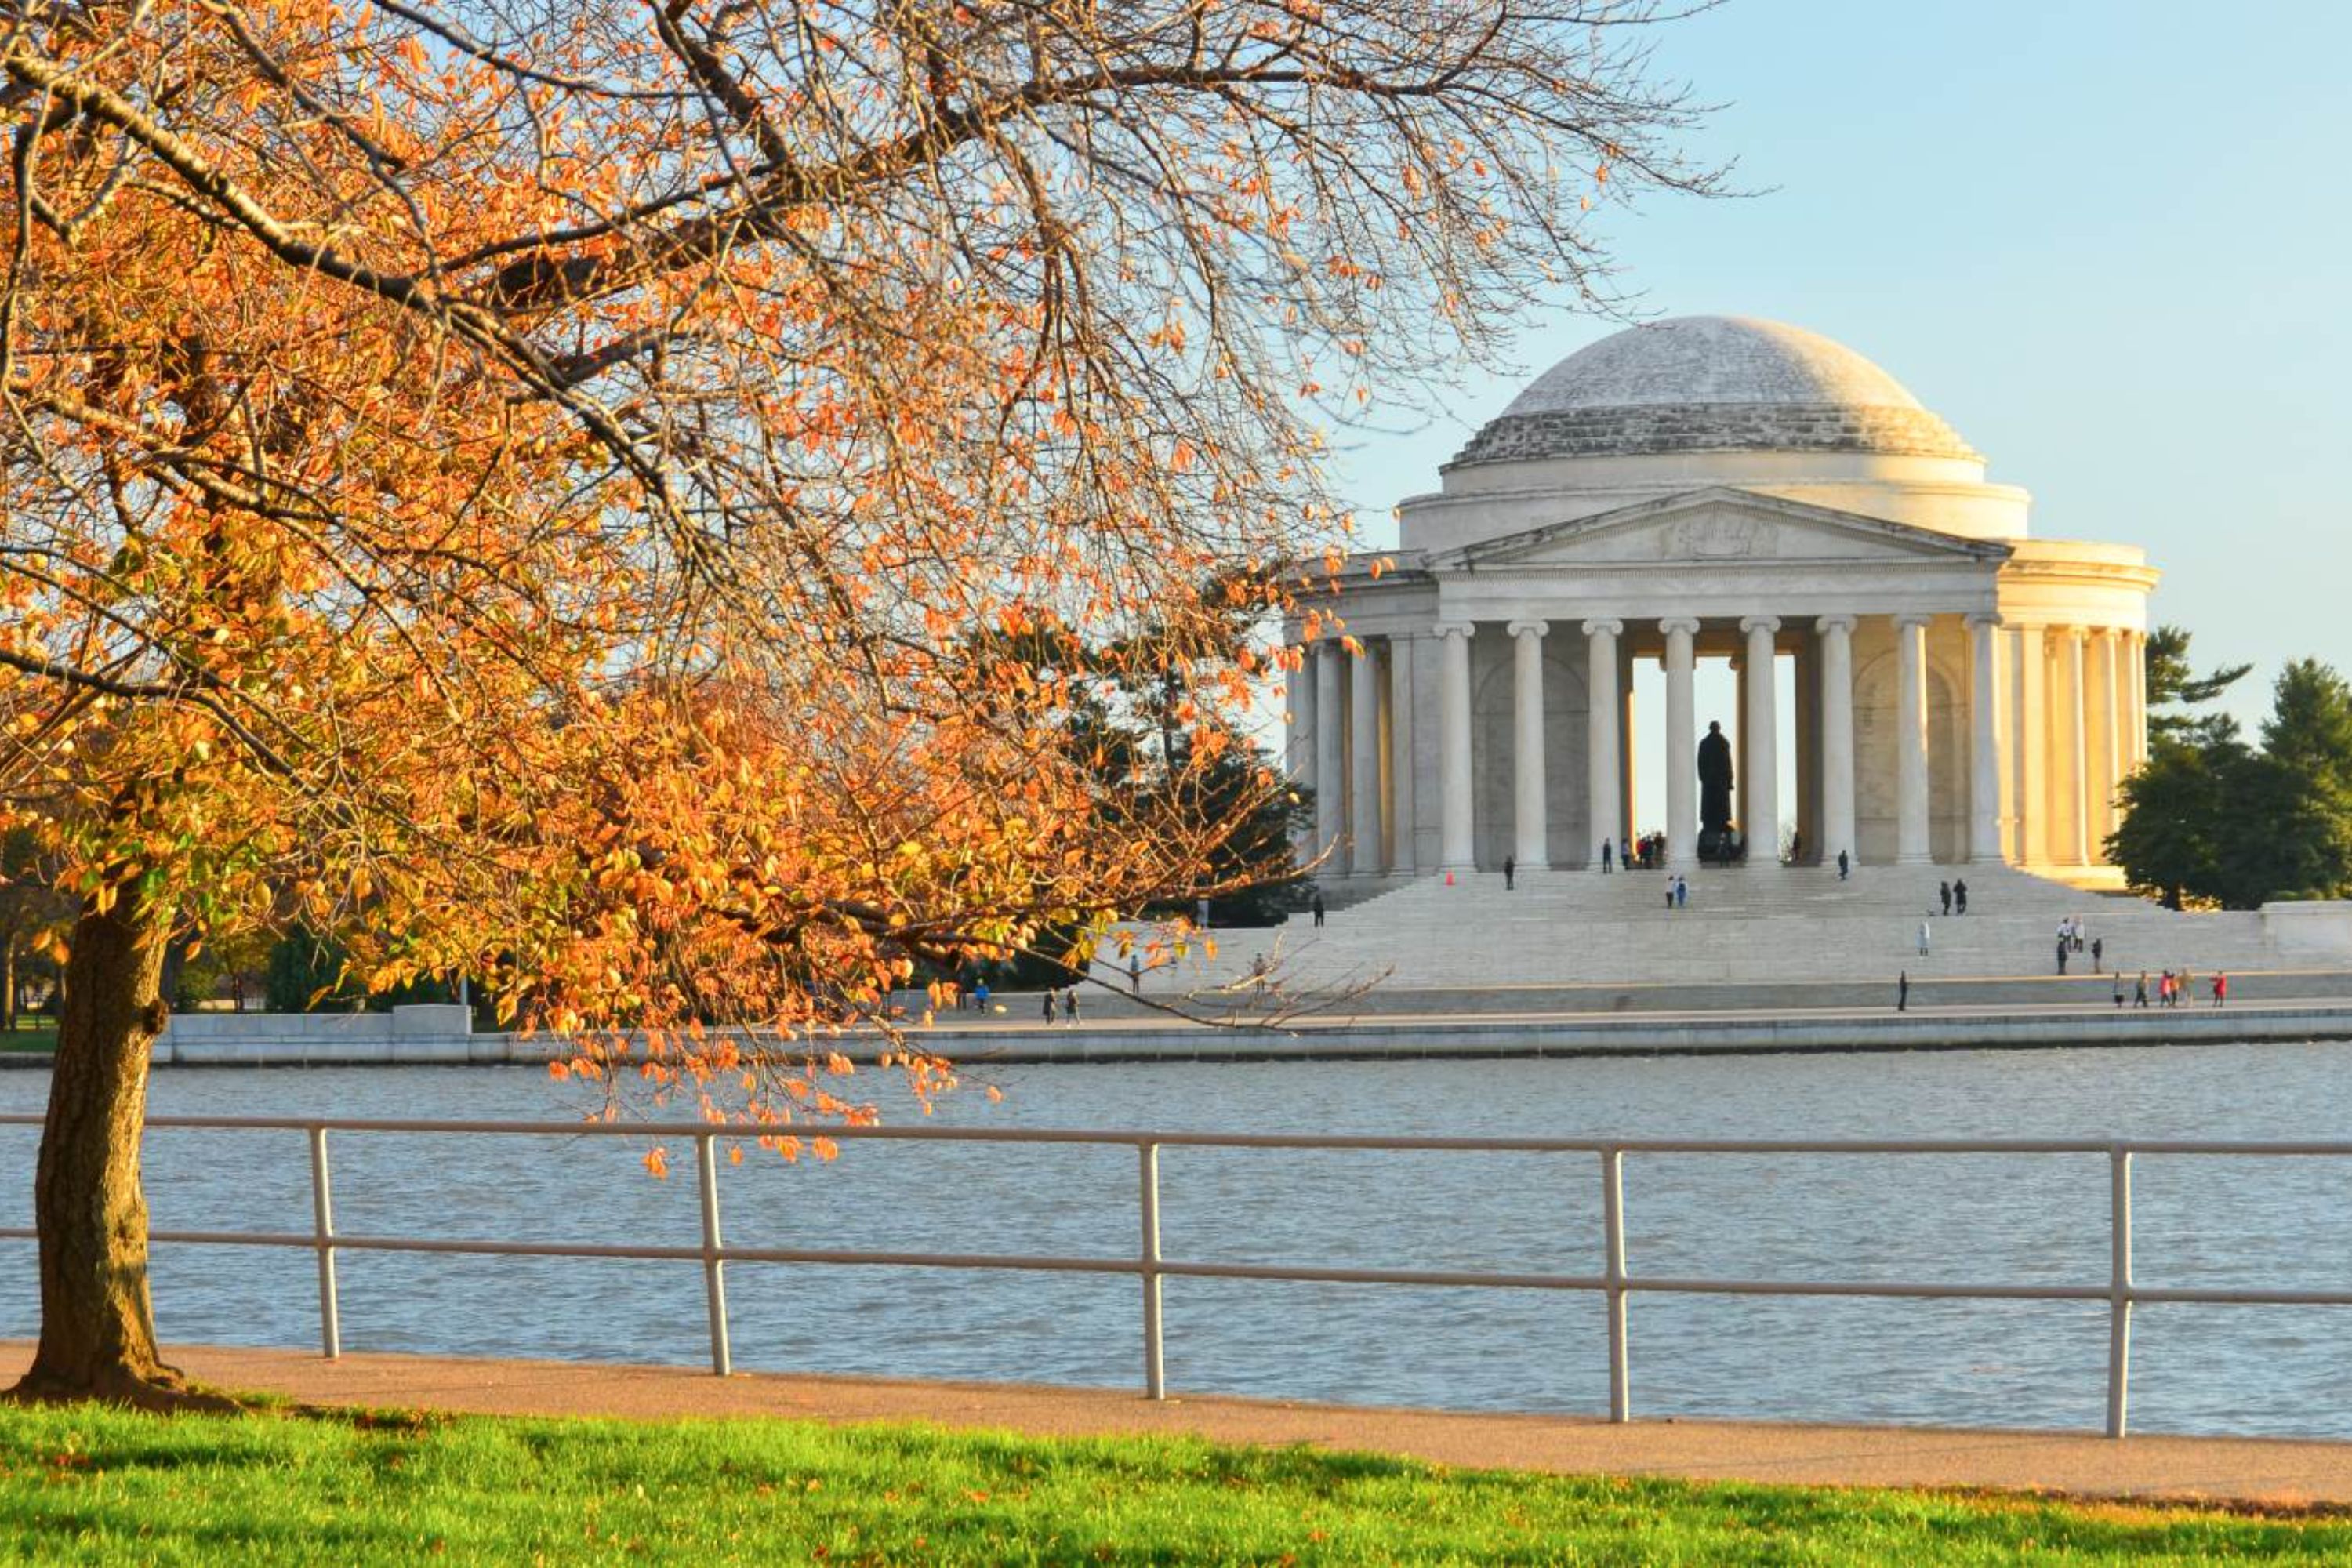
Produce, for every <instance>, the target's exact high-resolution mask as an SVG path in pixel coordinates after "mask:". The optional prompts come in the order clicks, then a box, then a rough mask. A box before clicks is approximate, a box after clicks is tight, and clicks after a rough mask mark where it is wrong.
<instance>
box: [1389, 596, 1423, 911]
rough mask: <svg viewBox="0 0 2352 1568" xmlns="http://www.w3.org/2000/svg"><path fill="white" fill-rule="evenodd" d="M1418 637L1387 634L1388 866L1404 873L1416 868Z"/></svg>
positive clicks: (1417, 863)
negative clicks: (1414, 681) (1414, 686)
mask: <svg viewBox="0 0 2352 1568" xmlns="http://www.w3.org/2000/svg"><path fill="white" fill-rule="evenodd" d="M1419 641H1420V639H1419V638H1418V637H1390V638H1389V868H1390V869H1391V870H1394V871H1399V872H1402V873H1403V874H1405V875H1407V876H1411V875H1412V873H1413V872H1414V871H1415V870H1417V869H1419V847H1418V846H1417V845H1416V844H1415V843H1414V841H1413V840H1414V837H1415V835H1414V831H1413V823H1414V822H1415V820H1416V819H1417V818H1418V816H1419V815H1420V813H1419V809H1418V808H1419V802H1418V801H1417V800H1416V799H1415V798H1414V792H1413V783H1412V653H1413V647H1414V645H1415V644H1417V643H1418V642H1419Z"/></svg>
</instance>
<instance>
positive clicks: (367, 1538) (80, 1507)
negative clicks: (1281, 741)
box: [0, 1408, 2352, 1564]
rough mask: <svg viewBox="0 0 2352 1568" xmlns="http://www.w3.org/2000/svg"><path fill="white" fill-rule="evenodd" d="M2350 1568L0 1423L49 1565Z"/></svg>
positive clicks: (204, 1431) (834, 1468) (1665, 1510)
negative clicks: (2121, 1565) (2188, 1566)
mask: <svg viewBox="0 0 2352 1568" xmlns="http://www.w3.org/2000/svg"><path fill="white" fill-rule="evenodd" d="M2029 1554H2030V1555H2031V1556H2032V1557H2033V1558H2034V1559H2035V1560H2037V1561H2043V1560H2055V1561H2061V1562H2074V1563H2107V1562H2122V1561H2126V1560H2128V1561H2134V1562H2161V1561H2175V1562H2204V1561H2210V1560H2212V1559H2215V1558H2228V1559H2249V1558H2253V1559H2277V1560H2300V1561H2329V1560H2332V1561H2337V1562H2342V1561H2345V1560H2346V1559H2347V1557H2352V1522H2346V1521H2282V1520H2266V1519H2249V1518H2238V1517H2231V1516H2229V1515H2224V1514H2218V1513H2200V1512H2189V1511H2150V1510H2125V1509H2083V1508H2074V1507H2068V1506H2064V1505H2061V1504H2057V1503H2045V1502H2038V1501H2000V1500H1981V1499H1970V1498H1960V1497H1951V1496H1945V1495H1938V1494H1929V1493H1912V1492H1892V1491H1830V1490H1818V1489H1801V1488H1792V1487H1760V1486H1702V1485H1688V1484H1683V1483H1678V1482H1670V1481H1627V1480H1611V1479H1560V1478H1553V1477H1544V1476H1529V1475H1518V1474H1512V1473H1507V1472H1496V1471H1467V1470H1446V1469H1444V1468H1438V1467H1433V1466H1430V1465H1425V1464H1420V1463H1416V1462H1413V1461H1410V1460H1401V1459H1390V1458H1376V1457H1372V1456H1367V1455H1351V1454H1325V1453H1320V1452H1317V1451H1313V1450H1307V1449H1297V1448H1286V1449H1250V1448H1233V1447H1219V1446H1216V1445H1213V1444H1210V1443H1205V1442H1199V1441H1194V1440H1190V1439H1157V1438H1149V1439H1146V1438H1138V1439H1118V1440H1087V1441H1050V1440H1046V1439H1041V1438H1027V1437H1016V1436H1003V1435H971V1434H961V1433H947V1432H942V1431H939V1430H935V1429H931V1428H926V1427H916V1426H869V1427H859V1428H828V1427H824V1426H812V1425H801V1424H795V1423H788V1422H755V1421H737V1422H728V1423H688V1424H684V1425H640V1424H631V1423H623V1422H611V1421H506V1420H492V1419H488V1418H477V1417H456V1418H450V1419H446V1420H444V1419H439V1418H431V1419H424V1420H410V1419H405V1418H387V1417H375V1418H369V1419H344V1418H341V1417H317V1418H306V1417H300V1416H284V1415H256V1416H249V1417H242V1418H223V1417H213V1416H206V1417H179V1418H175V1419H164V1418H159V1417H154V1416H145V1415H131V1414H127V1413H121V1412H113V1411H101V1410H94V1409H88V1408H79V1409H70V1410H31V1411H26V1410H6V1409H0V1558H5V1559H6V1560H8V1561H14V1562H26V1561H38V1562H43V1563H78V1562H89V1563H100V1562H103V1563H134V1562H135V1563H231V1562H234V1563H298V1562H299V1563H350V1562H393V1561H404V1562H407V1561H419V1560H424V1559H426V1558H432V1557H442V1558H443V1559H444V1560H446V1561H452V1562H481V1561H491V1562H530V1561H534V1560H537V1561H547V1562H579V1561H603V1560H615V1561H618V1560H632V1559H655V1560H677V1561H691V1562H734V1561H744V1562H750V1561H785V1562H801V1563H806V1562H816V1561H822V1562H828V1563H864V1562H873V1563H903V1562H947V1563H1031V1562H1049V1563H1087V1562H1097V1561H1101V1562H1151V1563H1192V1562H1208V1563H1287V1562H1293V1561H1295V1562H1298V1563H1386V1562H1395V1561H1410V1562H1462V1563H1468V1562H1505V1563H1508V1562H1521V1563H1840V1564H1843V1563H1992V1562H2006V1561H2010V1560H2011V1559H2013V1558H2015V1557H2018V1556H2021V1555H2029Z"/></svg>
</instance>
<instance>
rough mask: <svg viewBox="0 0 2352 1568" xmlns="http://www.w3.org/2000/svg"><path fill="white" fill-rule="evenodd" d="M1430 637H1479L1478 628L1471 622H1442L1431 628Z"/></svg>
mask: <svg viewBox="0 0 2352 1568" xmlns="http://www.w3.org/2000/svg"><path fill="white" fill-rule="evenodd" d="M1429 635H1430V636H1432V637H1464V638H1468V637H1476V636H1477V635H1478V627H1477V626H1476V625H1475V623H1473V622H1470V621H1440V622H1438V623H1437V624H1436V625H1435V626H1432V627H1430V628H1429Z"/></svg>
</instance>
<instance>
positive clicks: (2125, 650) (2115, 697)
mask: <svg viewBox="0 0 2352 1568" xmlns="http://www.w3.org/2000/svg"><path fill="white" fill-rule="evenodd" d="M2098 642H2100V654H2098V668H2100V675H2105V677H2107V679H2105V684H2103V687H2100V699H2103V700H2105V708H2107V724H2105V726H2100V736H2103V738H2105V741H2107V745H2105V754H2103V757H2100V764H2103V769H2105V771H2103V775H2100V781H2098V830H2100V847H2098V858H2100V860H2105V858H2107V835H2110V832H2115V830H2116V826H2119V823H2122V811H2119V809H2116V799H2115V797H2116V790H2122V787H2124V778H2128V775H2131V666H2128V663H2126V658H2131V632H2126V630H2124V627H2119V626H2110V627H2103V630H2100V635H2098Z"/></svg>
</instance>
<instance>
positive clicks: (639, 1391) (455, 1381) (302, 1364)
mask: <svg viewBox="0 0 2352 1568" xmlns="http://www.w3.org/2000/svg"><path fill="white" fill-rule="evenodd" d="M173 1355H174V1357H175V1359H176V1360H177V1361H178V1363H179V1364H180V1365H181V1366H182V1367H183V1368H184V1369H185V1370H186V1371H188V1372H189V1373H193V1374H194V1375H195V1376H197V1377H200V1378H203V1379H204V1380H205V1381H206V1382H209V1383H214V1384H223V1385H226V1386H228V1387H232V1388H242V1389H257V1390H259V1389H266V1390H269V1391H271V1392H274V1393H278V1394H285V1395H287V1396H289V1397H291V1398H295V1399H299V1400H303V1401H307V1402H310V1403H314V1404H324V1405H373V1406H397V1407H422V1408H430V1409H438V1410H458V1411H472V1412H478V1413H481V1414H487V1415H614V1416H625V1417H631V1418H636V1419H674V1418H677V1417H684V1416H694V1417H700V1418H730V1417H738V1416H784V1417H791V1418H796V1419H804V1420H819V1421H836V1422H842V1421H909V1420H922V1421H930V1422H936V1423H938V1424H940V1425H941V1426H965V1427H998V1428H1006V1429H1011V1430H1014V1431H1020V1432H1027V1433H1034V1434H1037V1435H1040V1436H1075V1435H1081V1434H1106V1433H1126V1432H1136V1433H1167V1432H1189V1433H1197V1434H1199V1435H1201V1436H1207V1437H1213V1438H1216V1439H1219V1440H1221V1441H1226V1442H1235V1443H1260V1444H1294V1443H1308V1444H1313V1445H1315V1446H1317V1447H1328V1448H1353V1449H1365V1450H1371V1451H1375V1452H1381V1453H1391V1454H1403V1455H1412V1456H1414V1457H1417V1458H1424V1459H1432V1460H1436V1461H1439V1462H1441V1463H1444V1464H1448V1465H1458V1466H1465V1467H1495V1468H1509V1469H1526V1470H1547V1471H1554V1472H1559V1473H1570V1474H1577V1473H1588V1474H1589V1473H1607V1474H1613V1475H1653V1476H1675V1477H1683V1478H1688V1479H1738V1480H1752V1481H1780V1482H1791V1483H1801V1484H1814V1485H1831V1486H1896V1487H1960V1488H1988V1489H2005V1490H2012V1489H2013V1490H2028V1491H2047V1492H2060V1493H2069V1494H2075V1495H2081V1496H2086V1497H2102V1498H2122V1497H2130V1498H2137V1499H2142V1500H2155V1499H2165V1500H2198V1501H2204V1502H2226V1503H2232V1504H2238V1505H2257V1506H2266V1507H2270V1508H2277V1509H2301V1508H2309V1507H2313V1506H2322V1507H2328V1508H2332V1509H2333V1508H2341V1509H2352V1443H2327V1442H2299V1441H2286V1440H2271V1439H2249V1438H2216V1437H2134V1438H2131V1439H2129V1440H2128V1441H2126V1442H2122V1443H2112V1442H2109V1441H2107V1440H2105V1438H2102V1437H2098V1436H2081V1435H2075V1434H2072V1433H2052V1432H1988V1431H1964V1430H1949V1429H1938V1428H1919V1427H1909V1428H1904V1427H1874V1426H1769V1425H1763V1424H1751V1423H1744V1422H1715V1421H1707V1422H1692V1421H1657V1422H1637V1423H1634V1424H1633V1425H1632V1426H1609V1425H1608V1424H1607V1423H1605V1422H1601V1421H1598V1420H1592V1419H1587V1418H1577V1417H1562V1416H1545V1415H1462V1414H1451V1413H1445V1412H1438V1411H1422V1410H1391V1409H1366V1408H1357V1407H1350V1406H1344V1405H1297V1404H1289V1403H1281V1402H1276V1401H1269V1400H1254V1399H1233V1398H1205V1397H1204V1398H1192V1397H1188V1398H1181V1399H1171V1400H1169V1401H1168V1402H1167V1403H1165V1404H1162V1405H1152V1404H1150V1403H1148V1402H1146V1401H1144V1400H1142V1399H1139V1398H1138V1397H1137V1396H1136V1395H1134V1394H1128V1393H1120V1392H1111V1391H1104V1390H1097V1389H1073V1388H1051V1387H1042V1386H1038V1385H1035V1384H971V1383H918V1382H912V1381H903V1382H902V1381H886V1380H881V1379H870V1378H847V1377H812V1376H799V1375H786V1374H780V1373H746V1374H740V1375H738V1376H735V1377H730V1378H726V1379H719V1378H714V1377H712V1376H711V1375H710V1374H709V1373H704V1372H697V1371H695V1370H692V1369H690V1368H683V1367H656V1366H608V1365H591V1364H583V1363H572V1362H524V1361H470V1360H457V1359H448V1358H439V1357H425V1356H401V1355H347V1356H345V1357H344V1358H342V1359H341V1361H336V1362H330V1361H325V1360H323V1359H321V1358H320V1357H319V1356H317V1355H315V1354H310V1353H306V1352H296V1351H278V1350H237V1349H227V1348H222V1347H215V1346H203V1347H183V1348H178V1349H175V1350H174V1351H173ZM30 1356H31V1347H30V1346H29V1345H27V1344H26V1343H24V1342H0V1376H5V1377H7V1378H8V1379H10V1380H12V1381H13V1380H14V1378H15V1377H16V1375H17V1373H19V1372H21V1371H22V1369H23V1367H24V1366H25V1364H26V1362H27V1361H28V1360H29V1359H30Z"/></svg>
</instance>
